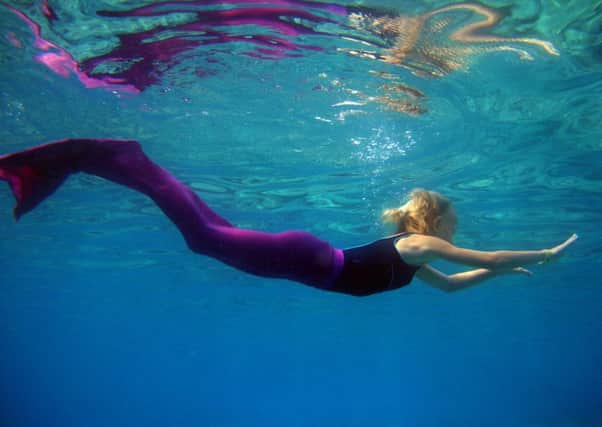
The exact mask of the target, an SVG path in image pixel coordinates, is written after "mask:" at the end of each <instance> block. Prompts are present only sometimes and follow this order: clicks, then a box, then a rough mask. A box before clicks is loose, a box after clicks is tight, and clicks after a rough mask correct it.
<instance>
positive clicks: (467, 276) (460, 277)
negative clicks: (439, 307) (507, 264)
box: [416, 265, 532, 292]
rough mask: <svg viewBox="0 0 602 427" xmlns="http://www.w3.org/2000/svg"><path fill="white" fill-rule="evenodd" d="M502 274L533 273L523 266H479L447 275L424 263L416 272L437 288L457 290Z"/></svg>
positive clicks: (446, 290)
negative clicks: (500, 267)
mask: <svg viewBox="0 0 602 427" xmlns="http://www.w3.org/2000/svg"><path fill="white" fill-rule="evenodd" d="M502 274H526V275H528V276H531V275H532V273H531V272H530V271H529V270H526V269H524V268H522V267H516V268H512V269H507V270H488V269H486V268H479V269H476V270H469V271H464V272H462V273H456V274H450V275H447V274H444V273H442V272H440V271H439V270H437V269H435V268H433V267H431V266H429V265H423V266H422V267H420V269H419V270H418V272H417V273H416V276H417V277H418V278H419V279H420V280H422V281H424V282H426V283H428V284H429V285H431V286H434V287H435V288H438V289H441V290H442V291H445V292H455V291H459V290H462V289H466V288H469V287H471V286H474V285H478V284H479V283H481V282H483V281H485V280H487V279H491V278H493V277H496V276H500V275H502Z"/></svg>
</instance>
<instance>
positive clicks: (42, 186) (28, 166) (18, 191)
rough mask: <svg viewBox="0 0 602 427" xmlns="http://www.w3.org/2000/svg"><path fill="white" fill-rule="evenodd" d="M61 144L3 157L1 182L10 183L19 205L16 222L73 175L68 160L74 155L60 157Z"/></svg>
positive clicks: (0, 160) (0, 172) (16, 208)
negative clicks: (70, 174)
mask: <svg viewBox="0 0 602 427" xmlns="http://www.w3.org/2000/svg"><path fill="white" fill-rule="evenodd" d="M60 142H62V141H59V142H58V143H50V144H45V145H41V146H38V147H34V148H32V149H29V150H24V151H20V152H18V153H14V154H9V155H6V156H0V179H2V180H5V181H7V182H8V184H9V186H10V189H11V190H12V192H13V195H14V197H15V200H16V202H17V203H16V205H15V207H14V209H13V215H14V217H15V220H18V219H19V218H20V217H21V216H22V215H24V214H25V213H27V212H29V211H30V210H32V209H34V208H35V207H36V206H37V205H39V204H40V203H41V202H42V201H43V200H44V199H45V198H46V197H48V196H49V195H51V194H52V193H53V192H54V191H55V190H56V189H57V188H58V187H60V185H61V184H62V183H63V181H65V179H67V177H68V176H69V173H70V171H71V169H70V167H69V164H68V158H72V156H57V155H56V154H57V148H60V147H57V146H56V145H57V144H59V143H60ZM61 151H62V150H61Z"/></svg>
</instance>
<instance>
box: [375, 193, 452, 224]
mask: <svg viewBox="0 0 602 427" xmlns="http://www.w3.org/2000/svg"><path fill="white" fill-rule="evenodd" d="M450 207H451V203H450V201H449V200H448V199H447V198H445V197H444V196H442V195H441V194H439V193H437V192H436V191H428V190H424V189H422V188H417V189H414V190H412V192H411V193H410V198H409V201H408V202H407V203H406V204H405V205H403V206H400V207H398V208H393V209H386V210H385V211H384V212H383V215H382V220H383V222H384V223H392V224H395V225H396V229H397V231H396V232H397V233H403V232H408V233H418V234H427V235H431V236H432V235H434V234H435V227H436V225H437V220H438V219H439V218H440V217H441V216H442V215H444V214H445V212H446V211H447V210H448V209H449V208H450Z"/></svg>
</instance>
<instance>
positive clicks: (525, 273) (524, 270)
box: [513, 267, 533, 276]
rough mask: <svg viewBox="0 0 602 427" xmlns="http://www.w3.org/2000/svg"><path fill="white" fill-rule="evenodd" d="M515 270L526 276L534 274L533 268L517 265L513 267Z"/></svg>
mask: <svg viewBox="0 0 602 427" xmlns="http://www.w3.org/2000/svg"><path fill="white" fill-rule="evenodd" d="M513 271H514V272H515V273H519V274H524V275H526V276H533V272H532V271H531V270H527V269H526V268H523V267H516V268H515V269H513Z"/></svg>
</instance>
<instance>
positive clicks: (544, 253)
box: [539, 249, 554, 264]
mask: <svg viewBox="0 0 602 427" xmlns="http://www.w3.org/2000/svg"><path fill="white" fill-rule="evenodd" d="M540 253H541V261H539V263H540V264H546V263H548V262H550V260H551V259H552V257H553V256H554V252H553V251H552V249H542V250H541V251H540Z"/></svg>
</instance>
